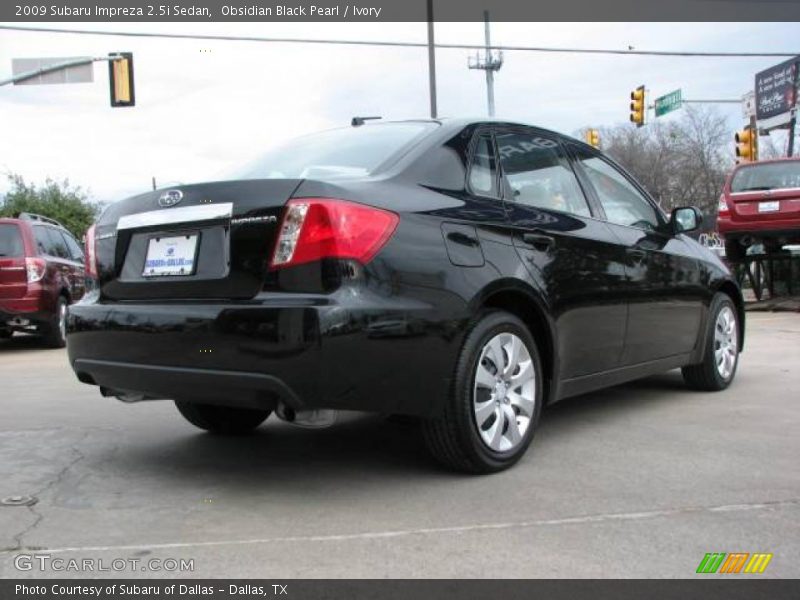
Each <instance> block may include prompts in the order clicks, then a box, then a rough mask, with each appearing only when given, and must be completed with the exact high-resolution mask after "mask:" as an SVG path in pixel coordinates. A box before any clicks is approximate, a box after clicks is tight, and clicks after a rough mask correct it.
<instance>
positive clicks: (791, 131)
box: [786, 108, 797, 157]
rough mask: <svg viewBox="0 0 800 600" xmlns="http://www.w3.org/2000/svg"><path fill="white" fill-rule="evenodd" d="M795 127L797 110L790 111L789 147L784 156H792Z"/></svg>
mask: <svg viewBox="0 0 800 600" xmlns="http://www.w3.org/2000/svg"><path fill="white" fill-rule="evenodd" d="M796 126H797V109H796V108H793V109H792V118H791V120H790V121H789V145H788V146H787V148H786V156H788V157H792V156H794V130H795V127H796Z"/></svg>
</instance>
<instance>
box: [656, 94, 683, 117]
mask: <svg viewBox="0 0 800 600" xmlns="http://www.w3.org/2000/svg"><path fill="white" fill-rule="evenodd" d="M682 104H683V97H682V95H681V91H680V90H675V91H674V92H670V93H669V94H667V95H665V96H661V97H659V98H656V116H657V117H663V116H664V115H665V114H667V113H670V112H672V111H673V110H678V109H679V108H680V107H681V105H682Z"/></svg>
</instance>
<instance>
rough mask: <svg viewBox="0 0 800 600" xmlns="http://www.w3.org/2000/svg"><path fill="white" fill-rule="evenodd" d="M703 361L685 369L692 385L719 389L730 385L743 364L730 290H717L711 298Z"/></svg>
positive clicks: (700, 387)
mask: <svg viewBox="0 0 800 600" xmlns="http://www.w3.org/2000/svg"><path fill="white" fill-rule="evenodd" d="M707 326H708V332H707V334H706V347H705V351H704V353H703V362H701V363H699V364H697V365H689V366H687V367H683V369H681V373H682V374H683V379H684V381H685V382H686V385H688V386H689V387H690V388H691V389H695V390H702V391H708V392H717V391H720V390H724V389H725V388H727V387H728V386H729V385H730V384H731V382H732V381H733V378H734V377H735V376H736V368H737V367H738V365H739V318H738V316H737V312H736V306H735V305H734V304H733V301H732V300H731V299H730V297H729V296H728V295H727V294H723V293H717V294H716V295H715V296H714V299H713V301H712V302H711V308H710V310H709V319H708V325H707Z"/></svg>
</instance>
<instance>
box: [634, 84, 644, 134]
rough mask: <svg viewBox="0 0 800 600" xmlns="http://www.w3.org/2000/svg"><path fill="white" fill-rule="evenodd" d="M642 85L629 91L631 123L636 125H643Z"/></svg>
mask: <svg viewBox="0 0 800 600" xmlns="http://www.w3.org/2000/svg"><path fill="white" fill-rule="evenodd" d="M644 110H645V103H644V86H643V85H640V86H639V87H637V88H636V89H635V90H633V91H632V92H631V123H636V126H637V127H641V126H642V125H644Z"/></svg>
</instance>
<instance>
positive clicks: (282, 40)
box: [0, 25, 800, 58]
mask: <svg viewBox="0 0 800 600" xmlns="http://www.w3.org/2000/svg"><path fill="white" fill-rule="evenodd" d="M0 30H6V31H22V32H31V33H65V34H72V35H100V36H112V37H138V38H163V39H178V40H205V41H217V42H258V43H277V44H337V45H340V46H391V47H400V48H427V47H428V44H427V43H426V42H385V41H369V40H326V39H308V38H290V37H261V36H233V35H211V34H200V33H194V34H193V33H156V32H145V31H141V32H140V31H102V30H93V29H62V28H58V27H19V26H15V25H0ZM435 47H436V48H439V49H442V50H486V49H487V47H486V46H485V45H480V44H435ZM488 49H489V50H504V51H511V52H549V53H564V54H615V55H624V56H673V57H675V56H678V57H705V58H767V57H777V58H791V57H794V56H797V55H798V54H800V52H790V53H787V52H688V51H686V52H684V51H677V50H635V49H630V50H616V49H609V48H552V47H545V46H515V45H506V44H493V45H491V46H489V47H488Z"/></svg>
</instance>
